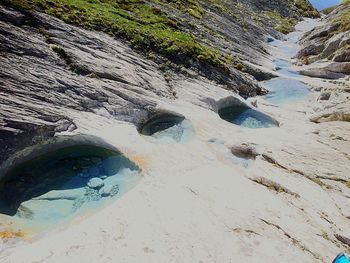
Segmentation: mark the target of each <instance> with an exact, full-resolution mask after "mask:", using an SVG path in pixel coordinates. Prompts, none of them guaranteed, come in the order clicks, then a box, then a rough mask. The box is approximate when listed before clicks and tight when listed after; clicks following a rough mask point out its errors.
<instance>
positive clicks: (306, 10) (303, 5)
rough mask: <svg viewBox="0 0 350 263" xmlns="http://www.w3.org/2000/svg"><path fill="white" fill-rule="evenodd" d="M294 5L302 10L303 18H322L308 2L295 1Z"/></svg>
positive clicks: (305, 0) (306, 0) (304, 0)
mask: <svg viewBox="0 0 350 263" xmlns="http://www.w3.org/2000/svg"><path fill="white" fill-rule="evenodd" d="M294 5H295V6H296V7H297V8H298V9H299V10H300V12H301V15H302V16H306V17H320V14H319V12H318V11H317V10H316V9H315V8H314V7H313V6H312V5H311V3H310V2H309V1H308V0H294Z"/></svg>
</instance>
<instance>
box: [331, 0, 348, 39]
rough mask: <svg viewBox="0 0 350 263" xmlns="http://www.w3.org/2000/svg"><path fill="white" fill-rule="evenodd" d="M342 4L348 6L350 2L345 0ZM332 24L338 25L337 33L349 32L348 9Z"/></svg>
mask: <svg viewBox="0 0 350 263" xmlns="http://www.w3.org/2000/svg"><path fill="white" fill-rule="evenodd" d="M343 3H345V4H349V3H350V0H346V1H344V2H343ZM334 23H339V24H340V26H339V28H338V31H339V32H345V31H348V30H350V8H348V9H347V10H345V11H344V12H343V13H342V15H341V16H340V17H338V18H336V19H335V20H334Z"/></svg>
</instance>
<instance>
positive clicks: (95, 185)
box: [87, 177, 104, 189]
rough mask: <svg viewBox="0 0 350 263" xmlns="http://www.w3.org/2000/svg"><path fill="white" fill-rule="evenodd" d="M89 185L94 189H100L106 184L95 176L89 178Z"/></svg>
mask: <svg viewBox="0 0 350 263" xmlns="http://www.w3.org/2000/svg"><path fill="white" fill-rule="evenodd" d="M87 185H88V187H90V188H92V189H100V188H101V187H102V186H103V185H104V182H103V180H102V179H101V178H98V177H94V178H91V179H90V180H89V182H88V184H87Z"/></svg>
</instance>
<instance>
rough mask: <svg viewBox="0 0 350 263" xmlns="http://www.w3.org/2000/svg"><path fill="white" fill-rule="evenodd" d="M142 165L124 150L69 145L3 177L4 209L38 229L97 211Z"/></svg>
mask: <svg viewBox="0 0 350 263" xmlns="http://www.w3.org/2000/svg"><path fill="white" fill-rule="evenodd" d="M140 172H141V171H140V169H139V168H138V167H137V166H136V165H135V164H134V163H132V162H131V161H130V160H129V159H127V158H126V157H125V156H123V155H121V154H120V153H118V152H116V151H112V150H108V149H105V148H100V147H96V146H89V145H79V146H71V147H65V148H62V149H59V150H56V151H53V152H50V153H47V154H45V155H44V156H41V157H40V156H39V157H37V158H34V159H32V160H30V161H27V162H25V163H23V164H20V165H18V166H17V167H14V168H13V169H12V170H10V171H9V172H8V173H7V174H6V175H5V176H4V177H3V178H2V180H1V181H0V213H1V214H4V215H7V216H8V217H10V218H11V219H13V221H14V222H16V224H17V225H18V226H19V227H21V226H23V227H24V228H30V229H32V230H33V231H36V230H38V231H40V230H45V229H48V228H52V227H54V226H55V225H57V224H60V223H64V222H68V221H69V220H71V219H73V218H74V217H76V216H79V215H83V214H84V213H85V212H89V213H90V212H92V211H94V210H95V209H98V208H100V207H103V206H104V205H106V204H108V203H110V202H112V201H113V200H115V199H116V198H118V197H120V196H121V195H123V194H125V193H126V192H127V191H128V190H130V189H131V188H132V187H134V186H135V185H136V184H137V183H138V182H139V180H140V179H141V175H140Z"/></svg>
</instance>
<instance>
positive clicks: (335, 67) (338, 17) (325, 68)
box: [298, 1, 350, 79]
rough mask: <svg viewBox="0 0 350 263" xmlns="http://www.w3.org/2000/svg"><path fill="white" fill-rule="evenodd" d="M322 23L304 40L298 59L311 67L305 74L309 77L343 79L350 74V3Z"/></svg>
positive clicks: (336, 9) (333, 12)
mask: <svg viewBox="0 0 350 263" xmlns="http://www.w3.org/2000/svg"><path fill="white" fill-rule="evenodd" d="M323 20H324V21H325V23H324V24H322V25H321V26H319V27H316V28H315V29H313V30H312V31H311V32H309V33H307V34H306V35H305V37H304V38H303V39H302V40H301V44H302V45H303V48H302V49H301V50H300V52H299V54H298V57H299V58H300V59H302V60H303V62H304V63H305V64H307V65H309V64H311V65H310V66H309V67H308V68H307V69H306V70H304V71H303V73H304V74H306V75H310V76H315V77H324V78H332V79H333V78H335V79H336V78H341V77H343V76H344V75H345V74H349V73H350V2H348V1H344V2H343V4H341V5H339V6H338V7H336V8H335V9H333V11H332V12H330V13H329V14H328V15H327V16H326V17H325V18H323ZM315 62H316V63H315ZM320 69H321V70H320Z"/></svg>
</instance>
